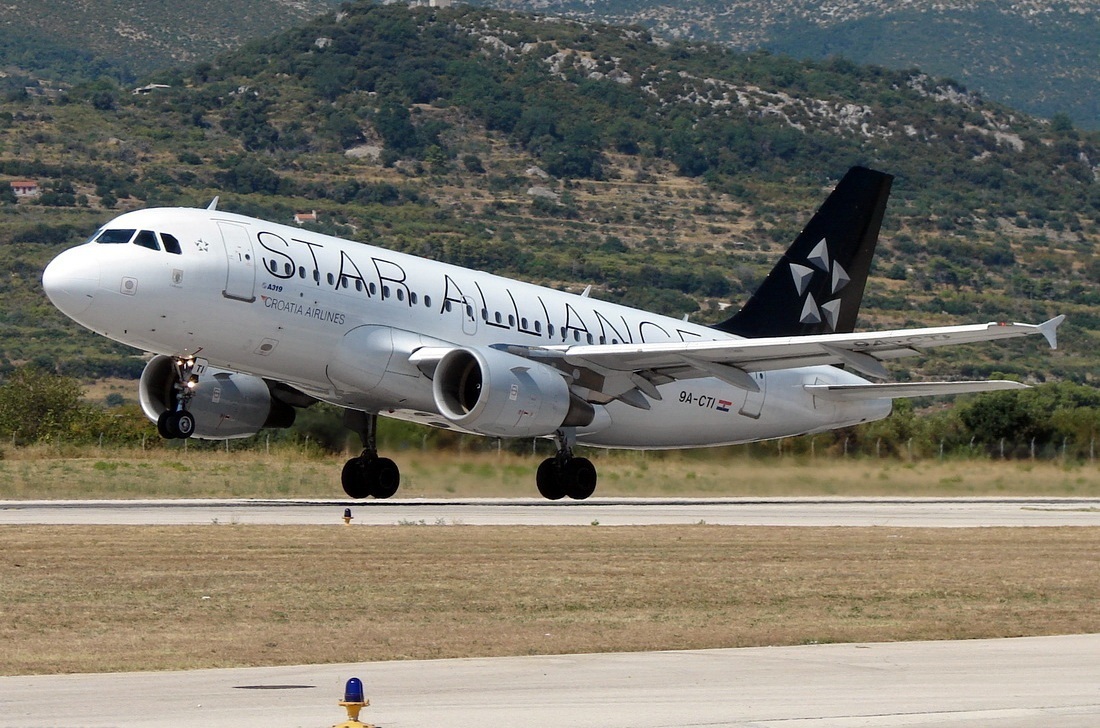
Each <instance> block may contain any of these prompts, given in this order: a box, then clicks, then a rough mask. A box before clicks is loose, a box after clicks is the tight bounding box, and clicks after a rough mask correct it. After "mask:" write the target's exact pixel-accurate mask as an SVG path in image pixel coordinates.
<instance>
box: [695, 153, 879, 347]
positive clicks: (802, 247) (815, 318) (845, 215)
mask: <svg viewBox="0 0 1100 728" xmlns="http://www.w3.org/2000/svg"><path fill="white" fill-rule="evenodd" d="M893 180H894V178H893V176H891V175H888V174H885V173H884V172H876V171H874V170H871V169H867V168H865V167H852V168H851V169H850V170H848V173H847V174H846V175H844V179H842V180H840V183H839V184H837V186H836V189H834V190H833V192H832V194H830V195H829V197H828V199H826V200H825V202H824V203H823V204H822V205H821V207H820V208H818V210H817V213H816V214H815V215H814V216H813V219H811V220H810V222H809V224H808V225H806V227H805V228H804V229H803V230H802V232H801V233H800V234H799V235H798V237H797V238H795V241H794V243H793V244H792V245H791V247H790V248H789V249H788V250H787V252H786V253H784V255H783V257H782V258H781V259H780V261H779V263H778V264H776V266H775V267H774V268H772V271H771V273H769V274H768V277H767V278H766V279H765V280H764V283H763V284H762V285H761V286H760V288H759V289H757V291H756V293H754V294H753V295H752V298H750V299H749V300H748V302H747V303H746V304H745V305H744V307H742V308H741V310H740V311H738V312H737V313H736V314H734V315H733V316H731V317H730V318H728V319H726V320H725V321H723V322H722V323H720V324H715V326H714V328H716V329H718V330H720V331H725V332H726V333H729V334H736V335H738V336H744V337H746V338H753V339H755V338H761V337H765V336H808V335H811V334H827V333H831V332H836V333H850V332H851V331H852V330H853V329H854V328H855V324H856V315H857V314H858V313H859V304H860V301H862V299H863V288H864V286H865V285H866V283H867V274H868V272H869V271H870V269H871V258H872V257H874V254H875V244H876V243H877V242H878V231H879V226H880V225H881V224H882V214H883V212H884V211H885V209H886V199H887V198H888V197H889V196H890V184H891V183H892V182H893Z"/></svg>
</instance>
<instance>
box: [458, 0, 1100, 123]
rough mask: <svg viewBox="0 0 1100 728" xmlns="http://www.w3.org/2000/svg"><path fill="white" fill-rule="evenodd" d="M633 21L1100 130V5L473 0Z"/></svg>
mask: <svg viewBox="0 0 1100 728" xmlns="http://www.w3.org/2000/svg"><path fill="white" fill-rule="evenodd" d="M476 1H477V2H478V3H479V4H483V5H488V6H491V7H496V8H502V9H513V10H526V11H531V10H535V11H537V12H540V13H546V14H552V15H563V16H566V17H573V18H579V19H585V20H601V21H605V22H614V23H622V24H631V23H635V24H638V25H641V26H644V27H646V28H649V29H650V30H652V31H653V32H654V33H655V34H657V35H659V36H661V37H665V38H672V39H680V40H697V41H698V40H705V41H718V42H722V43H728V44H730V45H731V46H732V47H734V48H736V49H738V50H741V51H752V50H758V49H768V50H771V51H773V52H776V53H788V54H791V55H793V56H795V57H798V58H812V59H818V60H820V59H824V58H827V57H829V56H832V55H838V56H843V57H845V58H848V59H850V60H853V61H855V62H856V63H861V64H862V63H875V64H880V65H883V66H887V67H889V68H897V69H906V68H914V67H917V68H920V69H921V70H922V71H924V72H925V73H929V74H931V75H936V76H946V77H950V78H953V79H955V80H957V81H959V82H961V83H962V84H964V85H965V86H966V87H967V88H970V89H972V90H974V91H980V92H982V93H983V94H984V95H986V96H987V97H989V98H992V99H996V100H998V101H1001V102H1003V103H1007V104H1010V105H1012V106H1015V107H1017V108H1019V109H1022V110H1024V111H1027V112H1028V113H1031V114H1035V115H1039V116H1045V117H1048V118H1049V117H1052V116H1054V115H1056V114H1059V113H1064V114H1067V115H1068V116H1069V117H1070V118H1071V119H1073V120H1074V122H1075V123H1077V124H1078V125H1080V126H1082V127H1084V128H1089V129H1100V65H1098V64H1097V62H1096V43H1097V38H1100V10H1098V9H1097V5H1096V3H1094V2H1091V1H1090V0H1014V1H1013V2H1005V3H998V2H991V1H989V0H985V1H983V0H948V2H943V1H942V0H906V2H899V3H888V2H883V1H882V0H849V1H847V2H843V3H836V2H828V1H827V0H794V1H793V2H792V1H790V0H738V2H735V3H730V2H725V1H722V0H682V1H680V2H676V3H669V2H662V1H661V0H606V1H605V2H599V3H593V2H591V0H476Z"/></svg>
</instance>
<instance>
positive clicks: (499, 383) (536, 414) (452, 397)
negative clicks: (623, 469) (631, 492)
mask: <svg viewBox="0 0 1100 728" xmlns="http://www.w3.org/2000/svg"><path fill="white" fill-rule="evenodd" d="M432 395H433V397H434V398H435V404H436V407H437V408H438V409H439V412H440V414H442V415H443V416H444V417H446V418H447V419H448V420H450V421H451V422H453V423H455V424H456V425H458V426H459V427H462V428H463V429H466V430H469V431H471V432H476V433H478V434H481V435H491V436H495V437H538V436H541V435H548V434H550V433H552V432H554V430H556V429H558V428H559V427H563V426H565V427H584V426H586V425H588V424H590V423H591V422H592V420H593V418H594V417H595V410H594V409H593V407H592V405H590V404H588V403H587V402H585V401H584V400H582V399H580V398H578V397H576V396H574V395H573V394H572V393H570V391H569V385H568V384H566V382H565V378H564V377H563V376H562V374H561V372H559V371H558V370H556V369H554V368H552V367H549V366H546V365H545V364H540V363H539V362H534V361H530V360H529V359H524V358H523V357H519V356H516V355H515V354H509V353H507V352H503V351H497V350H496V349H452V350H451V351H449V352H447V353H446V354H444V355H443V357H442V358H441V359H440V360H439V363H438V364H437V365H436V367H435V377H434V380H433V382H432Z"/></svg>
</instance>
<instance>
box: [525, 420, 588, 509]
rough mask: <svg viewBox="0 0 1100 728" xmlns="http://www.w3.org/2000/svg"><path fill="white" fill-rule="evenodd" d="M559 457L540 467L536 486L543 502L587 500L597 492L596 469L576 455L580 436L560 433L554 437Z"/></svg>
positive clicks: (549, 459)
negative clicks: (564, 499) (577, 440)
mask: <svg viewBox="0 0 1100 728" xmlns="http://www.w3.org/2000/svg"><path fill="white" fill-rule="evenodd" d="M554 441H555V442H556V443H557V445H558V453H557V455H555V456H553V457H549V458H546V459H545V460H543V461H542V462H541V463H540V464H539V469H538V472H536V474H535V484H536V485H537V486H538V489H539V493H540V494H542V497H543V498H547V499H549V500H561V499H562V498H564V497H566V496H569V497H570V498H572V499H573V500H584V499H585V498H587V497H589V496H590V495H592V494H593V493H594V492H595V491H596V466H595V465H593V464H592V461H591V460H589V459H588V458H582V457H576V456H574V455H573V445H574V444H575V443H576V434H575V433H574V432H573V431H571V430H569V431H567V430H558V431H557V432H556V433H555V434H554Z"/></svg>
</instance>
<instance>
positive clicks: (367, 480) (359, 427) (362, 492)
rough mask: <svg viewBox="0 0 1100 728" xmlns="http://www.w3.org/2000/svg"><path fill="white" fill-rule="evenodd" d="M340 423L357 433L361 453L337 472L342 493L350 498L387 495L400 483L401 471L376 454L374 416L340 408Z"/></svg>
mask: <svg viewBox="0 0 1100 728" xmlns="http://www.w3.org/2000/svg"><path fill="white" fill-rule="evenodd" d="M344 425H345V426H346V427H347V428H348V429H351V430H354V431H355V432H357V433H359V441H360V442H362V443H363V452H362V454H360V455H359V457H354V458H352V459H351V460H348V461H347V462H346V463H344V470H343V472H342V473H340V483H341V485H343V486H344V492H345V493H347V494H348V495H349V496H351V497H352V498H367V497H368V496H374V497H375V498H389V497H390V496H392V495H393V494H394V493H396V492H397V488H398V486H399V485H401V471H400V470H398V468H397V463H395V462H394V461H392V460H390V459H389V458H380V457H378V446H377V444H376V441H375V433H376V431H377V429H378V415H376V414H368V413H366V412H360V411H358V410H344Z"/></svg>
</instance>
